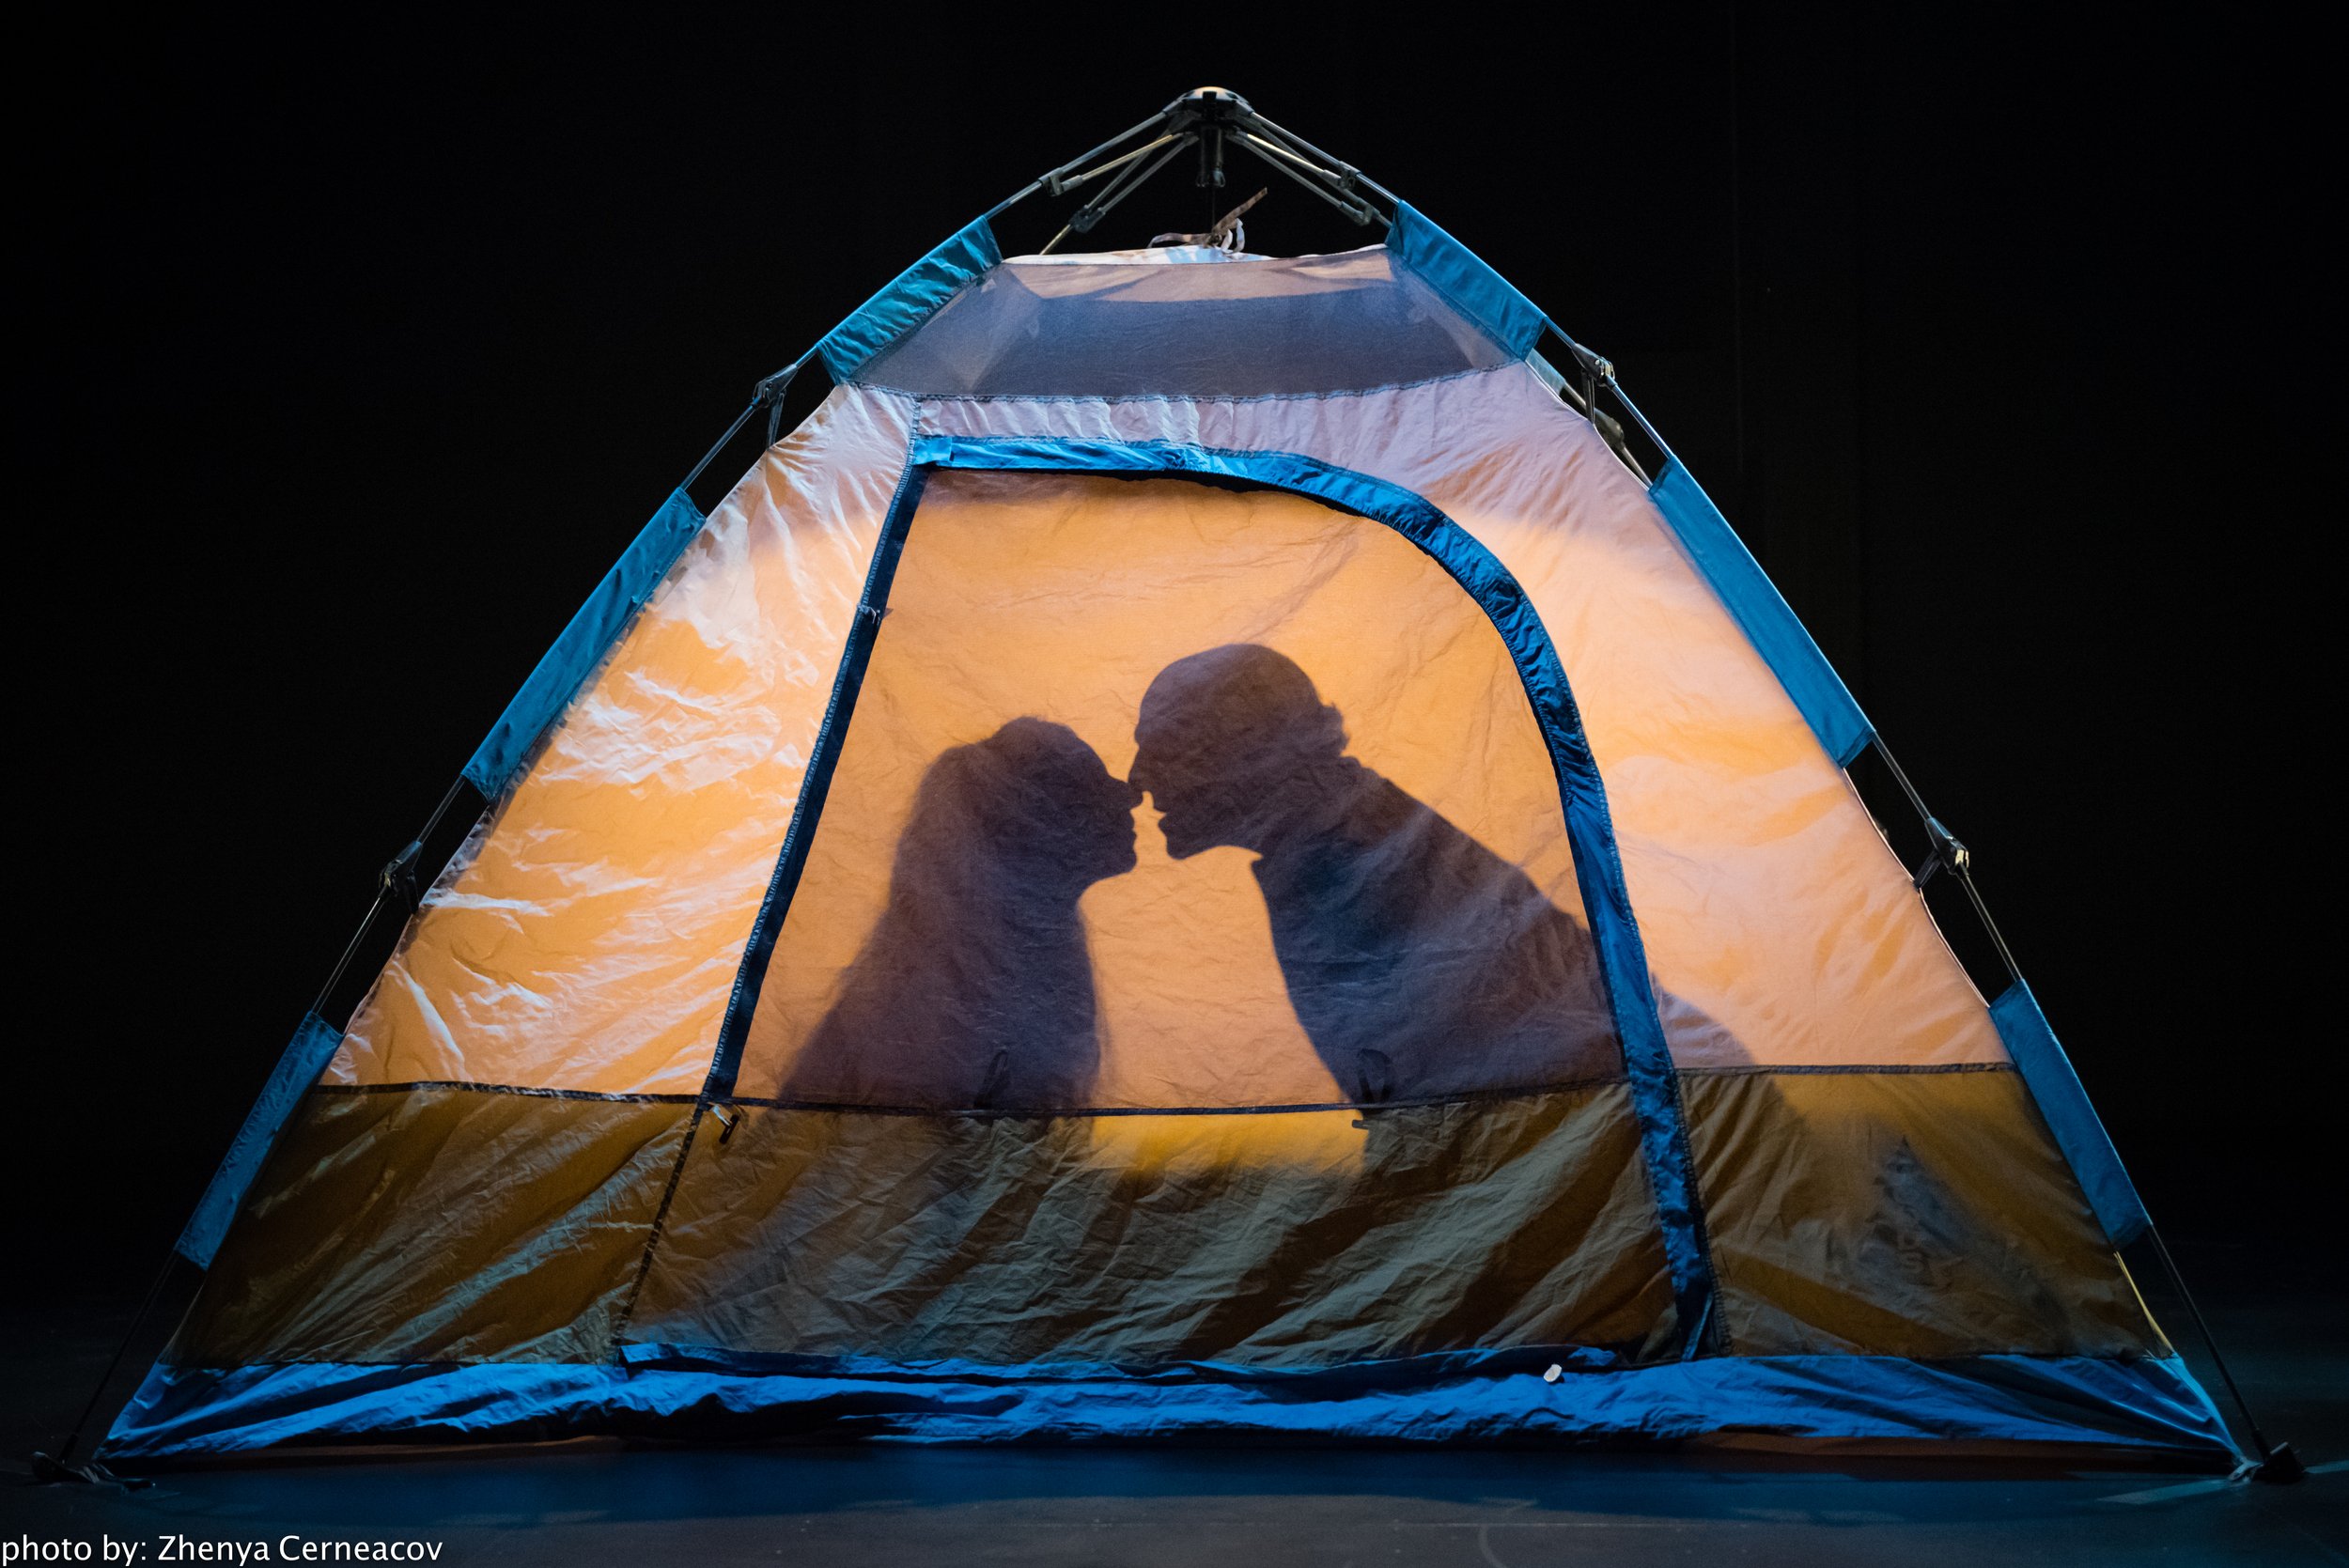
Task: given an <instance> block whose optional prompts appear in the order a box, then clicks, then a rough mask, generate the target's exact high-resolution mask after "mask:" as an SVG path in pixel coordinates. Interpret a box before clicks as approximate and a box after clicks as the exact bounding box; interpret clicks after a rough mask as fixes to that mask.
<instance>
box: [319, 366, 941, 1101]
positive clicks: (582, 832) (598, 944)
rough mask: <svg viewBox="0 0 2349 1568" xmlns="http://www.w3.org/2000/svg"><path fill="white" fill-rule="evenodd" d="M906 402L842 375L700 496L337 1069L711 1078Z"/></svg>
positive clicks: (630, 1090) (650, 1086) (414, 1076)
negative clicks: (668, 561) (622, 630)
mask: <svg viewBox="0 0 2349 1568" xmlns="http://www.w3.org/2000/svg"><path fill="white" fill-rule="evenodd" d="M906 439H907V432H906V425H905V414H904V411H903V409H902V407H901V406H900V405H899V404H897V403H895V402H894V401H893V400H891V399H888V398H886V397H879V396H874V395H872V394H867V393H860V392H856V391H853V390H848V389H842V390H836V391H834V392H833V393H832V396H830V397H829V398H827V399H826V401H825V403H824V405H823V406H822V408H820V409H819V410H818V411H817V413H816V414H815V415H814V416H813V417H812V418H811V419H810V420H809V421H808V423H807V424H806V425H804V426H802V427H801V428H800V429H799V430H797V431H796V432H794V433H793V434H792V435H791V436H790V437H789V438H788V439H787V440H786V441H784V442H782V443H781V444H779V445H778V446H776V447H775V448H774V449H773V450H772V451H770V452H769V453H768V454H767V455H766V456H765V457H764V458H762V459H761V460H760V461H759V462H758V464H757V465H756V466H755V467H754V468H753V469H752V470H751V472H750V473H749V474H747V475H745V476H744V478H743V479H742V481H741V482H740V483H739V485H738V486H737V487H736V488H735V489H734V492H733V493H732V494H731V495H729V496H728V497H727V498H726V500H725V502H724V504H723V505H721V506H719V507H718V508H717V509H716V511H715V512H713V513H712V514H711V517H710V520H709V522H708V526H707V527H705V528H704V529H703V530H702V532H701V534H700V535H699V536H696V537H695V538H694V540H693V542H692V544H691V545H690V546H688V547H687V548H686V550H685V551H684V553H683V554H682V556H680V557H679V558H678V560H677V565H676V566H675V567H673V568H671V571H670V573H669V576H668V578H667V580H666V581H665V582H662V583H661V587H660V589H659V591H658V592H657V593H655V594H654V596H653V597H652V598H651V600H650V601H649V602H648V603H647V604H646V606H645V609H644V611H643V613H641V614H639V615H638V616H637V618H636V619H635V621H634V622H633V623H632V624H631V625H630V628H629V629H628V632H627V633H626V635H625V636H623V637H622V638H621V640H620V642H619V643H618V644H617V645H616V646H615V647H614V649H613V651H612V653H611V655H610V656H609V657H608V658H607V659H606V660H604V662H603V665H602V667H601V668H600V669H599V670H598V671H597V672H596V673H595V675H593V676H591V677H590V678H589V680H588V681H587V683H586V685H585V686H584V688H583V690H582V691H581V694H580V695H579V696H578V697H577V698H576V699H575V700H574V701H573V702H572V704H571V706H570V707H569V709H568V711H567V712H566V713H565V714H564V716H563V718H562V719H561V720H560V721H559V722H557V723H556V724H555V725H554V727H553V728H552V731H551V732H550V734H549V736H548V737H547V738H546V740H545V741H544V742H543V743H542V744H541V746H540V747H539V750H538V752H537V755H536V756H534V757H533V758H532V759H531V760H530V762H529V763H528V765H527V767H526V769H525V771H524V773H523V775H522V777H521V781H520V782H519V783H518V784H516V785H515V787H514V789H513V791H512V792H511V793H510V794H509V795H508V796H507V797H506V799H505V800H502V801H500V802H498V803H497V804H496V805H495V806H494V807H493V808H492V809H491V811H490V813H489V815H487V816H485V817H484V818H483V820H482V822H481V823H480V825H479V826H478V827H477V828H476V829H475V831H474V834H473V836H472V838H471V839H470V840H469V841H468V843H467V844H466V846H464V848H463V849H462V850H461V851H459V854H458V856H457V857H456V858H455V859H454V860H453V861H452V862H450V864H449V867H448V868H447V870H445V871H443V873H442V875H441V877H439V878H438V880H437V881H436V882H435V883H434V885H433V887H432V889H431V890H430V892H429V893H428V894H427V895H426V897H425V900H424V906H423V908H422V909H421V910H420V912H419V913H418V914H417V916H416V918H415V919H414V920H413V921H412V923H411V924H410V926H409V929H408V931H407V933H406V934H405V935H404V936H403V938H402V939H401V942H400V945H399V948H398V950H397V952H396V953H395V955H393V957H392V960H391V962H390V963H389V964H387V965H386V966H385V967H384V970H383V972H382V974H381V977H380V978H379V979H378V980H377V982H376V984H375V986H374V987H373V989H372V990H370V991H369V993H368V994H367V996H366V1000H365V1001H362V1002H361V1004H360V1006H359V1009H358V1011H357V1013H356V1014H355V1015H354V1016H353V1017H352V1018H351V1021H350V1029H349V1030H348V1032H346V1035H345V1039H344V1044H343V1048H342V1050H341V1051H340V1052H339V1053H337V1055H336V1056H335V1058H334V1062H333V1063H332V1064H331V1065H330V1066H329V1068H328V1071H327V1081H329V1082H333V1083H401V1082H431V1081H455V1082H475V1083H502V1084H518V1085H524V1086H528V1087H534V1088H539V1087H553V1088H564V1089H581V1090H591V1091H596V1092H599V1093H612V1094H635V1093H672V1092H676V1093H684V1094H692V1093H694V1092H695V1091H697V1090H699V1089H700V1087H701V1084H702V1079H703V1078H704V1076H705V1075H706V1074H707V1073H708V1067H709V1055H710V1049H711V1046H712V1043H713V1041H714V1040H715V1038H716V1036H717V1032H718V1025H719V1021H720V1020H721V1018H723V1016H724V1013H725V1005H726V1001H727V998H728V996H729V995H730V994H731V991H732V988H733V986H734V978H735V971H736V969H737V967H738V964H739V959H740V955H741V950H742V942H743V939H744V937H745V936H746V935H747V933H748V931H749V929H750V924H751V921H752V918H753V916H754V914H755V912H756V910H757V908H758V902H759V897H760V894H761V893H763V892H764V890H765V887H766V883H767V877H768V873H769V871H770V868H771V867H772V865H773V863H774V855H775V846H776V845H777V844H778V843H779V842H780V841H781V839H782V837H783V833H784V829H785V826H786V824H787V823H788V822H789V820H790V815H791V810H792V806H793V803H794V801H795V800H796V799H797V796H798V792H799V786H800V781H801V775H802V773H803V771H804V769H805V768H806V766H807V759H808V755H809V753H810V751H811V750H812V749H813V747H814V745H815V739H816V731H817V724H818V723H819V722H820V721H821V718H822V715H823V709H824V703H825V699H826V697H827V696H828V694H829V693H830V691H831V690H832V676H833V674H834V672H835V670H836V668H837V665H838V662H839V657H840V646H841V643H842V641H843V639H844V638H845V637H846V636H847V633H848V622H849V618H850V616H851V615H852V614H853V613H854V610H855V605H856V601H857V594H858V591H859V588H860V586H861V585H862V583H863V577H864V568H865V563H866V560H867V558H868V557H869V556H870V554H871V553H872V549H873V541H874V539H875V537H876V536H878V534H879V529H880V522H881V518H882V516H883V515H884V514H885V513H886V511H887V510H888V505H889V498H890V495H891V493H892V492H893V490H894V488H895V486H896V482H897V476H898V474H899V472H900V471H901V469H902V468H903V466H904V461H905V448H906Z"/></svg>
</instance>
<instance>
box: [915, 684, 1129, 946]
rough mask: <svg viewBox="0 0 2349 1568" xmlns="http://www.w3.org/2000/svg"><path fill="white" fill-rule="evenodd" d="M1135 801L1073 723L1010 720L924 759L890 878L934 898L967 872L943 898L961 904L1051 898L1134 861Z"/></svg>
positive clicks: (1060, 899)
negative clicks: (961, 883) (942, 885)
mask: <svg viewBox="0 0 2349 1568" xmlns="http://www.w3.org/2000/svg"><path fill="white" fill-rule="evenodd" d="M1141 801H1142V795H1141V792H1140V791H1139V790H1136V789H1134V788H1132V787H1131V786H1130V785H1128V784H1124V783H1121V782H1120V781H1119V780H1118V779H1116V778H1115V777H1113V776H1112V774H1111V772H1110V770H1109V769H1108V768H1105V767H1103V766H1102V763H1101V759H1100V757H1099V755H1098V754H1097V753H1095V752H1094V750H1093V748H1092V747H1090V746H1088V745H1086V744H1085V743H1084V741H1083V740H1082V739H1081V738H1079V737H1078V735H1077V732H1076V731H1074V730H1072V729H1070V728H1068V727H1067V726H1066V724H1055V723H1052V722H1050V721H1049V720H1044V719H1014V720H1013V721H1012V722H1010V723H1008V724H1005V725H1004V726H1003V728H1001V729H999V730H997V731H996V732H995V733H994V734H993V735H990V736H988V737H987V738H986V739H984V740H974V741H972V742H971V743H970V744H969V745H965V746H955V747H951V748H949V749H948V750H946V751H944V752H941V753H939V756H938V758H937V760H935V761H933V762H932V763H931V764H930V766H929V769H928V771H926V773H924V774H923V776H922V784H921V786H920V788H919V789H917V790H916V791H915V793H914V798H913V810H912V813H911V815H910V816H909V817H908V819H907V822H906V828H905V833H904V836H903V837H901V838H900V839H899V840H898V841H897V859H896V866H895V877H894V882H895V884H896V885H897V886H898V887H900V888H905V889H908V890H910V889H913V888H925V889H926V890H927V891H928V895H929V896H931V897H935V896H936V894H937V893H938V892H940V891H941V890H940V889H939V888H938V884H939V883H940V882H941V880H943V881H957V880H966V879H967V884H968V885H966V886H963V887H961V888H957V889H955V890H954V891H953V893H952V894H951V895H950V897H949V898H948V900H947V903H948V904H949V905H950V906H951V907H955V908H966V909H967V908H974V907H984V906H987V905H989V904H997V905H1000V904H1001V903H1003V901H1005V900H1010V901H1013V902H1017V903H1020V904H1027V903H1034V904H1036V905H1037V906H1038V907H1039V908H1042V907H1044V906H1050V905H1057V904H1061V903H1064V902H1066V901H1067V900H1072V899H1074V898H1075V896H1076V895H1077V894H1079V893H1082V892H1083V891H1084V890H1085V889H1086V888H1088V887H1090V886H1092V885H1093V884H1094V883H1095V882H1097V881H1099V880H1100V879H1101V878H1103V877H1115V876H1117V875H1119V874H1120V873H1121V872H1127V871H1131V870H1132V869H1133V868H1134V818H1133V809H1134V807H1135V806H1137V805H1139V804H1140V803H1141ZM893 891H894V890H893Z"/></svg>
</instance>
